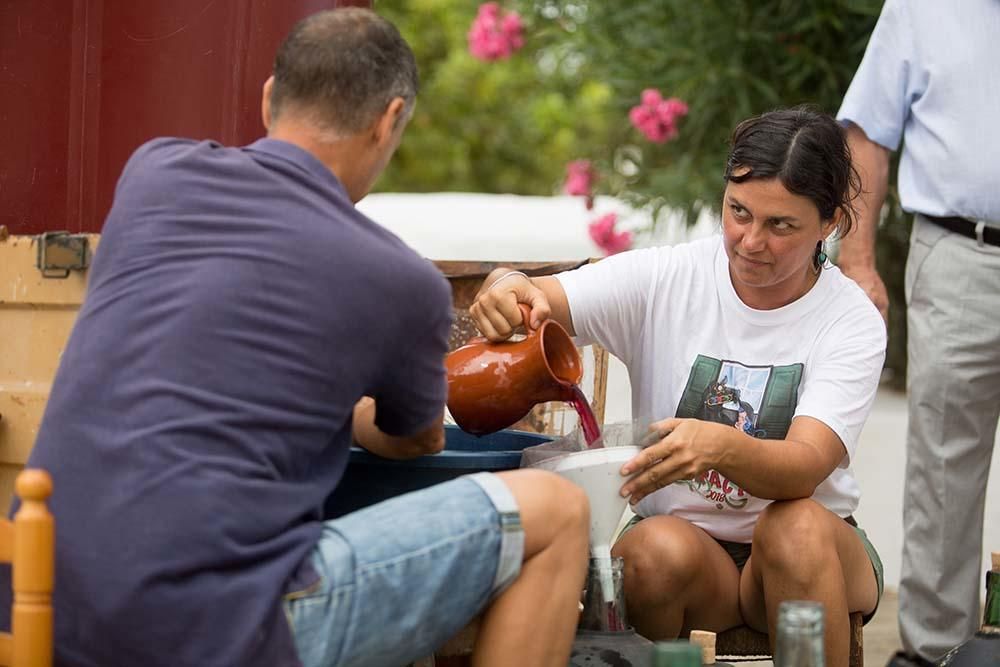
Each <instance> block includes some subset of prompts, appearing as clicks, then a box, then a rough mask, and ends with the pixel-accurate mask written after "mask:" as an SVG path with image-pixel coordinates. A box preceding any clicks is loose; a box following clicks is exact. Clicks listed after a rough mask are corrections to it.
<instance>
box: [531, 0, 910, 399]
mask: <svg viewBox="0 0 1000 667" xmlns="http://www.w3.org/2000/svg"><path fill="white" fill-rule="evenodd" d="M881 4H882V2H881V0H813V1H811V2H796V1H794V0H756V1H755V2H732V1H731V0H701V1H698V2H691V1H690V0H658V1H656V2H639V1H636V2H602V1H599V0H592V1H589V2H587V1H583V0H520V2H519V4H518V5H517V6H518V7H519V8H520V9H521V11H523V12H524V13H525V14H526V15H527V16H529V17H530V20H531V21H532V22H533V23H534V24H535V25H534V26H533V27H534V30H535V32H536V33H538V34H539V35H544V37H545V39H546V41H547V42H549V43H564V44H565V43H568V44H571V45H572V47H573V49H574V50H575V51H576V52H577V53H579V54H580V58H581V60H582V61H583V62H585V63H586V64H585V69H586V71H587V74H588V77H592V78H594V79H597V80H600V81H603V82H604V83H605V84H607V85H608V86H610V88H611V92H612V94H611V110H612V112H613V113H615V115H616V116H617V118H618V126H619V129H618V132H617V134H616V136H615V139H616V142H615V143H614V144H613V145H610V146H607V147H605V149H604V150H603V151H602V152H601V153H600V154H597V155H595V156H593V157H594V158H595V162H596V163H597V164H598V166H599V168H600V169H601V171H602V173H603V174H604V176H605V178H604V179H603V180H602V181H601V183H600V185H599V188H600V189H601V190H602V191H604V192H606V193H608V194H612V195H615V196H618V197H621V198H624V199H626V200H628V201H630V202H631V203H633V204H635V205H638V206H650V207H652V209H653V210H654V212H659V211H662V210H664V209H665V208H671V209H680V210H682V211H683V212H684V213H685V218H686V219H687V220H688V221H693V220H694V219H696V215H697V214H698V213H699V212H700V211H701V210H702V209H708V210H709V211H711V212H712V213H713V214H716V215H717V214H718V210H719V204H720V202H721V199H722V191H723V189H724V187H725V183H724V182H723V179H722V174H723V169H724V166H725V159H726V154H727V149H728V139H729V134H730V132H731V131H732V129H733V128H734V127H735V126H736V124H737V123H738V122H739V121H741V120H743V119H745V118H749V117H751V116H755V115H758V114H760V113H762V112H764V111H768V110H771V109H774V108H778V107H788V106H794V105H797V104H801V103H810V104H813V105H815V106H817V107H819V108H821V109H823V110H825V111H828V112H830V113H836V111H837V109H838V108H839V106H840V102H841V99H842V97H843V95H844V93H845V92H846V90H847V87H848V85H849V84H850V82H851V79H852V78H853V76H854V71H855V69H856V67H857V65H858V63H860V61H861V57H862V56H863V55H864V51H865V47H866V45H867V43H868V37H869V35H870V34H871V31H872V29H873V28H874V26H875V22H876V21H877V19H878V14H879V12H880V10H881ZM556 34H558V36H557V35H556ZM530 36H531V34H530V33H529V39H530ZM648 88H654V89H657V90H659V91H660V92H661V93H662V95H663V96H664V97H678V98H680V99H681V100H683V101H684V102H686V103H687V105H688V109H689V112H688V114H687V115H686V116H685V117H683V118H682V119H680V121H679V132H678V134H677V137H676V138H675V139H673V140H671V141H668V142H665V143H662V144H657V143H652V142H650V141H648V140H646V139H645V138H644V137H643V135H642V134H641V133H640V132H639V131H637V130H636V129H635V128H632V127H631V126H630V125H629V123H628V121H627V120H626V119H627V115H628V112H629V110H630V108H631V107H633V106H634V105H637V104H639V100H640V96H641V94H642V91H643V90H645V89H648ZM893 174H895V171H893ZM660 217H662V216H658V217H657V219H659V218H660ZM883 224H884V226H885V229H883V232H882V233H881V234H880V235H879V248H878V258H879V265H880V267H882V269H883V277H884V279H885V281H886V285H887V287H888V289H889V291H890V298H891V299H892V308H891V315H890V323H889V334H890V349H889V352H888V358H887V362H886V368H887V369H889V371H890V375H891V377H892V379H893V381H894V382H895V383H897V384H899V383H901V382H902V378H903V377H904V374H905V368H906V353H905V323H906V317H905V304H904V301H903V292H902V266H903V265H904V263H905V258H906V252H907V247H908V244H907V238H908V231H909V223H908V221H904V220H903V216H902V211H901V210H900V209H899V206H898V200H897V199H896V198H895V192H894V191H893V192H891V193H890V197H889V205H888V206H887V216H886V219H885V221H884V223H883Z"/></svg>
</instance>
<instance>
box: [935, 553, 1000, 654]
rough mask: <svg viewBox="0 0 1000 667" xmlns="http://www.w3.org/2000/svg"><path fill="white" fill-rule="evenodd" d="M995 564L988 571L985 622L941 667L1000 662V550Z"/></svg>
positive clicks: (994, 557)
mask: <svg viewBox="0 0 1000 667" xmlns="http://www.w3.org/2000/svg"><path fill="white" fill-rule="evenodd" d="M992 561H993V562H992V565H993V567H992V568H991V569H990V570H988V571H987V572H986V607H985V608H984V609H983V625H982V627H981V628H980V629H979V632H977V633H976V634H975V635H973V636H972V638H971V639H969V641H967V642H965V643H964V644H961V645H959V646H957V647H955V648H954V649H952V650H951V651H949V652H948V653H947V654H946V655H945V656H944V657H943V658H941V659H940V660H939V661H938V663H937V664H938V665H939V666H940V667H971V666H972V665H975V666H976V667H992V666H995V665H1000V552H993V557H992Z"/></svg>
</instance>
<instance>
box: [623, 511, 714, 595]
mask: <svg viewBox="0 0 1000 667" xmlns="http://www.w3.org/2000/svg"><path fill="white" fill-rule="evenodd" d="M694 530H695V529H694V527H693V526H691V525H690V524H687V522H685V521H683V520H682V519H677V518H674V517H666V516H660V517H652V518H649V519H644V520H642V521H641V522H640V523H639V524H638V525H636V526H635V527H634V528H632V530H630V531H629V532H628V533H626V534H625V535H624V536H623V537H622V539H620V540H619V541H618V542H617V543H616V544H615V546H614V549H612V555H614V556H620V557H621V558H622V559H623V561H624V578H625V588H626V592H630V593H631V594H632V595H633V596H634V595H640V596H642V595H645V594H652V595H658V594H659V593H660V592H662V591H663V590H672V591H679V590H682V589H684V588H686V587H687V585H688V584H689V583H690V582H691V581H692V580H693V579H694V578H695V577H697V576H698V575H699V573H700V572H701V570H702V566H703V564H704V562H705V559H704V558H703V556H702V544H701V541H700V540H699V539H698V537H697V536H696V535H695V534H694V533H693V531H694Z"/></svg>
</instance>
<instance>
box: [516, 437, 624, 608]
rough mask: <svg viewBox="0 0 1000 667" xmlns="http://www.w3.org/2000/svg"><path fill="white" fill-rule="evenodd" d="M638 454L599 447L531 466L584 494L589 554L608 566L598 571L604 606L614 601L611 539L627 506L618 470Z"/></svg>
mask: <svg viewBox="0 0 1000 667" xmlns="http://www.w3.org/2000/svg"><path fill="white" fill-rule="evenodd" d="M641 451H642V449H641V448H639V447H601V448H598V449H587V450H584V451H582V452H573V453H572V454H566V455H565V456H556V457H553V458H550V459H545V460H542V461H539V462H538V463H536V464H534V465H533V466H532V467H534V468H542V469H543V470H549V471H551V472H554V473H556V474H558V475H561V476H563V477H565V478H566V479H568V480H569V481H571V482H573V483H574V484H576V485H577V486H579V487H581V488H582V489H583V490H584V491H586V492H587V498H588V499H589V500H590V551H591V553H592V554H593V556H594V558H598V559H601V560H602V561H607V562H608V567H606V568H601V574H602V576H601V589H602V592H603V593H604V601H605V602H613V601H614V599H615V591H614V585H613V584H612V582H611V565H610V560H611V539H612V538H613V537H614V533H615V529H616V528H617V527H618V523H619V522H620V521H621V518H622V513H624V512H625V505H627V504H628V498H622V496H621V494H620V493H619V491H621V488H622V484H624V483H625V478H624V477H622V474H621V467H622V466H623V465H625V462H626V461H629V460H631V459H632V458H634V457H635V456H636V455H637V454H638V453H639V452H641ZM605 574H606V577H605ZM605 579H607V580H606V581H605Z"/></svg>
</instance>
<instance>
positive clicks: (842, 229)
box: [726, 106, 861, 237]
mask: <svg viewBox="0 0 1000 667" xmlns="http://www.w3.org/2000/svg"><path fill="white" fill-rule="evenodd" d="M744 170H745V173H744ZM737 174H739V175H737ZM756 178H777V179H779V180H780V181H781V184H782V185H783V186H785V189H786V190H788V191H789V192H792V193H795V194H797V195H801V196H803V197H808V198H809V199H810V200H811V201H812V202H813V203H814V204H815V205H816V208H817V209H819V215H820V219H822V220H830V219H831V218H833V216H834V215H835V214H836V212H837V210H838V209H839V210H840V211H841V212H842V213H843V216H842V217H841V219H840V223H839V224H838V225H837V234H838V236H841V237H842V236H844V235H845V234H847V233H848V232H849V231H851V228H852V227H853V226H854V224H855V221H856V219H857V211H855V209H854V200H855V199H856V198H857V197H858V195H859V194H860V192H861V179H860V178H859V177H858V172H857V171H856V170H855V168H854V165H853V164H852V162H851V150H850V148H848V145H847V134H846V132H845V131H844V128H843V127H841V126H840V124H839V123H837V121H836V120H834V119H833V117H832V116H830V115H829V114H826V113H823V112H821V111H817V110H816V109H813V108H812V107H809V106H799V107H795V108H793V109H779V110H776V111H769V112H768V113H765V114H762V115H760V116H757V117H755V118H750V119H747V120H745V121H743V122H741V123H740V124H739V125H737V126H736V129H735V130H733V136H732V139H731V140H730V149H729V159H728V160H727V161H726V181H732V182H734V183H742V182H744V181H748V180H750V179H756Z"/></svg>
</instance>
